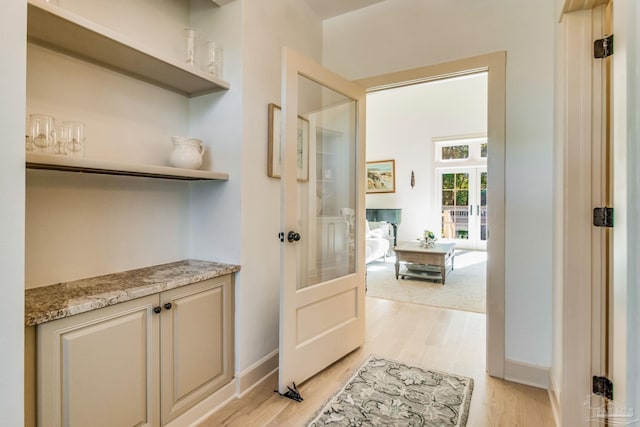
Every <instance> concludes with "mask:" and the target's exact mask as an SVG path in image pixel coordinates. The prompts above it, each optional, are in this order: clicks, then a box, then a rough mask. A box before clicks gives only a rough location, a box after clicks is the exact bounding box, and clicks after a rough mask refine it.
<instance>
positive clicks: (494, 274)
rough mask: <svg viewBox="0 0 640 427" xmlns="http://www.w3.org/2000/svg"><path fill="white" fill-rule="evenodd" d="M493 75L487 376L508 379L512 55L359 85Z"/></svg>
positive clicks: (497, 54)
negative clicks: (508, 104)
mask: <svg viewBox="0 0 640 427" xmlns="http://www.w3.org/2000/svg"><path fill="white" fill-rule="evenodd" d="M482 71H486V72H487V73H488V79H487V85H488V108H487V140H488V143H489V144H488V150H489V155H488V161H487V169H488V173H489V177H488V181H489V182H490V183H491V184H490V185H489V188H488V194H487V197H488V199H489V200H491V202H490V204H491V209H490V211H489V213H488V218H487V222H488V228H489V230H490V235H489V239H488V241H487V251H488V253H489V254H490V256H489V257H488V260H487V342H486V344H487V345H486V350H487V372H488V373H489V375H491V376H494V377H498V378H504V376H505V141H506V52H504V51H501V52H495V53H489V54H486V55H480V56H475V57H470V58H466V59H460V60H456V61H451V62H445V63H442V64H437V65H430V66H426V67H419V68H413V69H409V70H405V71H399V72H394V73H389V74H383V75H379V76H374V77H369V78H365V79H361V80H357V81H356V83H357V84H359V85H361V86H363V87H364V88H366V89H367V91H370V92H373V91H377V90H383V89H389V88H393V87H400V86H407V85H411V84H415V83H423V82H427V81H435V80H442V79H446V78H450V77H456V76H462V75H467V74H474V73H478V72H482Z"/></svg>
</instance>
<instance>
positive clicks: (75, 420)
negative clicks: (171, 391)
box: [37, 295, 160, 427]
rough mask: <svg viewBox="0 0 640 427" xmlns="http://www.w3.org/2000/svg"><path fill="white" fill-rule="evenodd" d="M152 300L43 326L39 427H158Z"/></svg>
mask: <svg viewBox="0 0 640 427" xmlns="http://www.w3.org/2000/svg"><path fill="white" fill-rule="evenodd" d="M157 305H158V296H157V295H153V296H149V297H145V298H140V299H137V300H134V301H128V302H125V303H122V304H118V305H116V306H111V307H106V308H103V309H100V310H96V311H92V312H88V313H83V314H79V315H76V316H71V317H67V318H64V319H60V320H55V321H52V322H49V323H44V324H42V325H40V326H38V329H37V339H38V356H37V357H38V378H39V381H38V425H39V426H42V427H54V426H55V427H57V426H70V427H73V426H78V427H84V426H92V427H100V426H104V427H113V426H158V425H159V420H158V413H159V392H158V390H159V389H158V370H159V358H158V351H157V348H158V338H159V324H160V321H159V316H158V315H157V314H154V313H153V307H154V306H157Z"/></svg>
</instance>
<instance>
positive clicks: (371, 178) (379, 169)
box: [367, 160, 396, 193]
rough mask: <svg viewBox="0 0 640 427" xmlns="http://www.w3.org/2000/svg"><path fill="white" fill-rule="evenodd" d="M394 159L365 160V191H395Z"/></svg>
mask: <svg viewBox="0 0 640 427" xmlns="http://www.w3.org/2000/svg"><path fill="white" fill-rule="evenodd" d="M395 191H396V164H395V160H380V161H377V162H367V193H395Z"/></svg>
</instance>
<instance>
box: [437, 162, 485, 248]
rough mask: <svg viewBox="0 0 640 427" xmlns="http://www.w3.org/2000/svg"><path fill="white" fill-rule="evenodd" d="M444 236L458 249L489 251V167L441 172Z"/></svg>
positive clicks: (440, 188) (442, 232) (442, 235)
mask: <svg viewBox="0 0 640 427" xmlns="http://www.w3.org/2000/svg"><path fill="white" fill-rule="evenodd" d="M438 176H439V180H438V182H439V193H440V194H439V199H440V212H441V218H442V219H441V230H440V232H441V237H442V238H444V239H448V240H453V241H455V242H456V244H457V246H458V247H461V248H467V249H486V244H487V243H486V242H487V170H486V168H484V167H482V168H456V169H439V170H438Z"/></svg>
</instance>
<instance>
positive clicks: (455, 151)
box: [433, 135, 488, 166]
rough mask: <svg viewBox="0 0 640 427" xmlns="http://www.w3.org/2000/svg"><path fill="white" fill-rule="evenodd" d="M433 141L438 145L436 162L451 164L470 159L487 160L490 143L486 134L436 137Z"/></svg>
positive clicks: (476, 160)
mask: <svg viewBox="0 0 640 427" xmlns="http://www.w3.org/2000/svg"><path fill="white" fill-rule="evenodd" d="M433 142H434V144H435V146H436V157H435V161H436V163H448V164H451V163H464V162H469V161H475V162H480V163H483V162H485V163H486V161H487V156H488V150H487V148H488V144H487V137H486V136H484V135H481V136H472V137H456V138H452V137H448V138H434V139H433ZM442 166H444V165H442Z"/></svg>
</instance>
